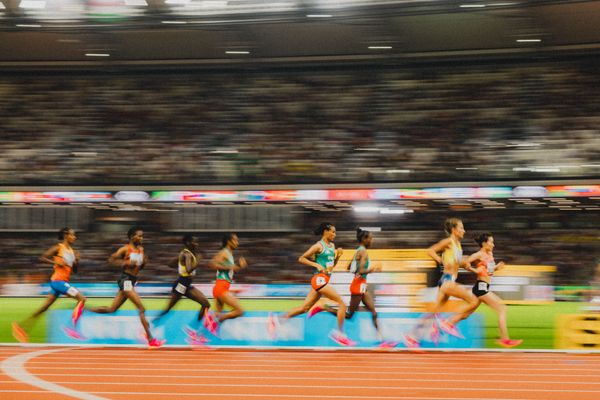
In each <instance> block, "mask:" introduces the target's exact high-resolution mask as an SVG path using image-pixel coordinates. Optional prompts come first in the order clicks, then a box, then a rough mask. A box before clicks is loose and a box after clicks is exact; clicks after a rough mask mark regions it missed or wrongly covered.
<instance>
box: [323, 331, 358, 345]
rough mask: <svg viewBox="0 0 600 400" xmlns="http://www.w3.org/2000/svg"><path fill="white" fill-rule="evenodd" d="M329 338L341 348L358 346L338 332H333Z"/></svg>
mask: <svg viewBox="0 0 600 400" xmlns="http://www.w3.org/2000/svg"><path fill="white" fill-rule="evenodd" d="M329 337H330V338H331V340H333V341H334V342H336V343H337V344H339V345H340V346H356V342H355V341H353V340H351V339H349V338H348V336H346V335H345V334H343V333H342V332H340V331H338V330H333V331H331V333H330V334H329Z"/></svg>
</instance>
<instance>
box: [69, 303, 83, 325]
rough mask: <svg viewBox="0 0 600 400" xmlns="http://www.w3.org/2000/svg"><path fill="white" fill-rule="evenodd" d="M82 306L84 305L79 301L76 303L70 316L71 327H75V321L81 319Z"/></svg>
mask: <svg viewBox="0 0 600 400" xmlns="http://www.w3.org/2000/svg"><path fill="white" fill-rule="evenodd" d="M83 305H84V303H83V302H82V301H80V302H79V303H77V305H76V306H75V308H74V309H73V313H72V314H71V320H72V321H73V326H77V321H79V318H81V314H83Z"/></svg>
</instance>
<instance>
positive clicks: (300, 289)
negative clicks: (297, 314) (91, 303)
mask: <svg viewBox="0 0 600 400" xmlns="http://www.w3.org/2000/svg"><path fill="white" fill-rule="evenodd" d="M71 285H73V286H75V287H76V288H77V289H78V290H80V291H81V292H82V293H83V294H84V295H85V296H87V297H114V296H115V295H116V294H117V290H118V287H117V283H116V282H101V283H84V282H71ZM172 286H173V283H172V282H169V283H159V282H140V283H138V284H137V285H136V289H135V290H136V291H137V292H138V293H139V294H141V295H142V296H169V295H170V294H171V288H172ZM213 286H214V283H200V284H194V287H196V288H197V289H198V290H200V291H201V292H203V293H204V294H205V295H207V296H209V297H210V296H212V288H213ZM233 289H234V290H236V291H238V296H239V297H241V298H255V297H299V298H303V297H306V295H307V294H308V292H309V291H310V285H307V284H296V285H290V284H269V285H264V284H238V283H236V284H234V285H233ZM49 292H50V284H49V283H43V284H41V285H39V287H38V288H36V290H35V291H34V292H33V293H30V294H31V295H47V294H48V293H49Z"/></svg>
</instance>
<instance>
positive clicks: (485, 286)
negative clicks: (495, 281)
mask: <svg viewBox="0 0 600 400" xmlns="http://www.w3.org/2000/svg"><path fill="white" fill-rule="evenodd" d="M477 289H478V290H481V291H483V292H485V291H487V290H488V284H487V282H478V284H477Z"/></svg>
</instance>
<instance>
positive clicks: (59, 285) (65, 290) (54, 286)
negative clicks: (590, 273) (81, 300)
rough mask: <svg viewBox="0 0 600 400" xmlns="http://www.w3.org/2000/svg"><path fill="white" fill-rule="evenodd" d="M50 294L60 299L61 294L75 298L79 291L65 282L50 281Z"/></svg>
mask: <svg viewBox="0 0 600 400" xmlns="http://www.w3.org/2000/svg"><path fill="white" fill-rule="evenodd" d="M50 293H52V294H53V295H54V296H56V297H60V295H61V294H68V295H69V296H73V297H75V296H77V293H79V290H77V289H75V288H74V287H73V286H71V285H70V284H69V282H67V281H50Z"/></svg>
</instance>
